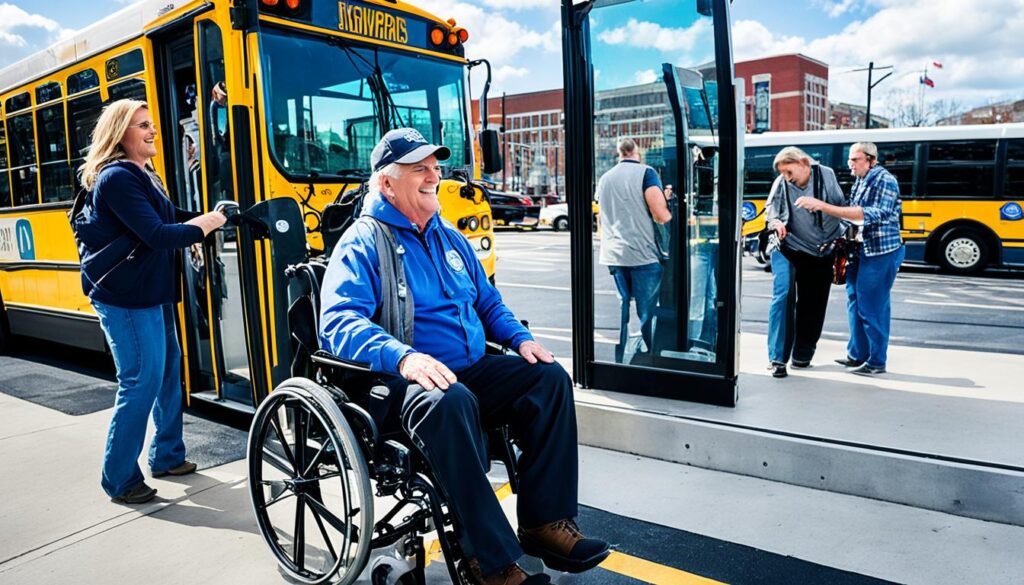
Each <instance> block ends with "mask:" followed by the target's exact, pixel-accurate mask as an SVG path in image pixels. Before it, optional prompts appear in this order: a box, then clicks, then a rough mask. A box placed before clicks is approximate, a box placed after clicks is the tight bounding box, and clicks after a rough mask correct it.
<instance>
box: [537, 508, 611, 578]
mask: <svg viewBox="0 0 1024 585" xmlns="http://www.w3.org/2000/svg"><path fill="white" fill-rule="evenodd" d="M519 542H520V544H522V546H523V551H525V552H526V554H528V555H531V556H535V557H538V558H540V559H541V560H543V561H544V564H545V565H547V566H548V567H550V568H552V569H554V570H556V571H564V572H566V573H582V572H583V571H586V570H588V569H592V568H594V567H596V566H597V565H599V564H600V563H601V561H603V560H605V559H606V558H607V557H608V555H609V554H610V553H611V551H610V550H609V549H608V543H607V542H605V541H603V540H599V539H596V538H587V537H586V536H583V533H581V532H580V528H579V526H577V525H576V521H575V520H573V519H572V518H566V519H564V520H559V521H557V522H551V523H548V524H545V525H543V526H538V527H537V528H522V527H520V528H519Z"/></svg>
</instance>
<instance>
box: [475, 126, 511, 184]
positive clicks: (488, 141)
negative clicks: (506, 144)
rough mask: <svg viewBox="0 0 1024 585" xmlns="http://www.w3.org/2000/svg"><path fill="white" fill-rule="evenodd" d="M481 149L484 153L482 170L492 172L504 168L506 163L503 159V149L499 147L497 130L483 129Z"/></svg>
mask: <svg viewBox="0 0 1024 585" xmlns="http://www.w3.org/2000/svg"><path fill="white" fill-rule="evenodd" d="M480 151H481V152H482V153H483V161H481V162H482V163H483V166H482V168H481V171H483V172H484V173H487V174H491V173H496V172H498V171H500V170H502V169H503V168H504V166H505V165H504V164H503V161H502V160H501V149H500V148H498V131H497V130H482V131H481V132H480Z"/></svg>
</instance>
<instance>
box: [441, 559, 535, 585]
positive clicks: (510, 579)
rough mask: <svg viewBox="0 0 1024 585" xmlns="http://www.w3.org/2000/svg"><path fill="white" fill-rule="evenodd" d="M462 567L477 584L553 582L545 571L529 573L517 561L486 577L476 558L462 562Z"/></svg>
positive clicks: (500, 584) (519, 584) (520, 584)
mask: <svg viewBox="0 0 1024 585" xmlns="http://www.w3.org/2000/svg"><path fill="white" fill-rule="evenodd" d="M461 568H462V571H463V572H464V573H466V574H467V575H468V577H469V580H470V582H472V583H475V584H476V585H544V584H545V583H550V582H551V577H548V576H547V575H545V574H543V573H541V574H540V575H527V574H526V571H524V570H523V569H522V567H520V566H519V565H518V564H516V563H512V564H511V565H509V566H507V567H505V568H504V569H502V570H500V571H498V572H497V573H494V574H493V575H487V576H486V577H485V576H484V574H483V571H481V570H480V563H478V562H476V559H466V560H465V561H463V562H462V564H461Z"/></svg>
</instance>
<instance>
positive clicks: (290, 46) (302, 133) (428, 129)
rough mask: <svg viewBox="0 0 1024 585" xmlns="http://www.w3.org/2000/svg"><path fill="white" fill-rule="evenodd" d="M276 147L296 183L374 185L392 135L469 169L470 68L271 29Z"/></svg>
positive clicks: (266, 69)
mask: <svg viewBox="0 0 1024 585" xmlns="http://www.w3.org/2000/svg"><path fill="white" fill-rule="evenodd" d="M261 43H262V44H261V53H262V62H263V80H264V87H265V94H266V96H265V100H266V108H267V124H268V130H267V131H268V135H269V136H270V137H271V140H270V147H271V151H272V153H273V157H274V159H275V160H276V162H277V164H278V165H279V166H280V167H281V168H282V169H283V170H284V171H285V172H286V173H287V174H288V175H290V176H301V177H314V178H315V177H321V178H329V177H332V176H337V177H353V176H355V177H365V176H366V175H367V174H368V173H369V171H370V152H371V151H372V150H373V147H374V145H375V144H376V143H377V141H379V140H380V137H381V136H382V134H383V132H382V126H384V131H387V130H389V129H391V128H395V127H400V126H408V127H412V128H416V129H417V130H419V131H420V133H422V134H423V136H425V137H426V138H427V140H430V141H432V142H434V143H435V144H444V145H445V146H447V147H448V148H449V149H450V150H451V152H452V156H451V158H450V159H449V160H448V161H447V163H446V165H447V166H448V167H453V168H458V167H466V166H468V165H469V164H470V161H471V155H470V153H469V150H468V148H469V141H468V139H467V127H468V125H467V120H468V115H467V112H466V106H465V104H466V98H465V96H466V94H465V85H464V79H465V77H464V69H463V67H462V66H461V65H460V64H458V63H447V62H444V61H439V60H436V59H432V58H429V57H425V56H422V55H417V54H413V53H400V52H397V51H391V50H386V49H381V48H373V47H363V46H355V45H352V44H350V43H348V42H347V41H345V40H343V39H336V38H327V37H319V36H309V35H305V34H297V33H292V32H288V31H283V30H276V29H271V28H265V29H264V34H263V37H262V41H261Z"/></svg>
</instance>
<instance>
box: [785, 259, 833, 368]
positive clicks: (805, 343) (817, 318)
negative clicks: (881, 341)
mask: <svg viewBox="0 0 1024 585" xmlns="http://www.w3.org/2000/svg"><path fill="white" fill-rule="evenodd" d="M782 253H783V255H785V256H786V259H787V260H789V262H790V264H791V265H792V270H791V273H792V275H793V276H792V279H793V280H792V283H793V288H792V289H791V290H790V294H794V292H795V294H796V301H795V304H796V308H795V316H794V320H793V336H792V340H793V360H794V361H801V362H809V361H811V358H813V357H814V350H815V349H817V347H818V340H819V339H821V330H822V328H823V327H824V326H825V311H826V310H827V309H828V294H829V292H830V291H831V290H832V263H833V255H832V254H828V255H827V256H824V257H819V256H812V255H811V254H806V253H804V252H798V251H796V250H788V249H784V250H783V251H782ZM786 338H787V340H788V339H790V336H789V335H786Z"/></svg>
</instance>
